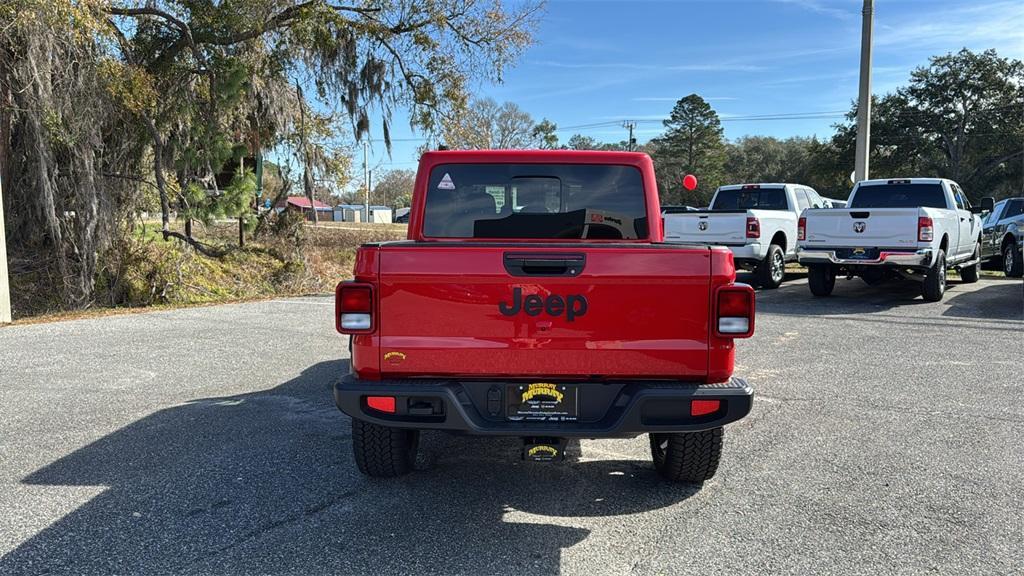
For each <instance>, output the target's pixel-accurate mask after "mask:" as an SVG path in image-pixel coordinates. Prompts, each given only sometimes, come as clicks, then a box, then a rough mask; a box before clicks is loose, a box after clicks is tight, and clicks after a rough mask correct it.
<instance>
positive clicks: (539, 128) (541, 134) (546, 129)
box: [533, 118, 558, 150]
mask: <svg viewBox="0 0 1024 576" xmlns="http://www.w3.org/2000/svg"><path fill="white" fill-rule="evenodd" d="M557 132H558V126H557V125H556V124H555V123H554V122H552V121H550V120H548V119H547V118H545V119H543V120H541V121H540V122H539V123H538V124H537V125H535V126H534V127H533V139H534V142H536V144H537V147H538V148H540V149H541V150H554V149H556V148H558V134H557Z"/></svg>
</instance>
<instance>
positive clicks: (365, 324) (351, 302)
mask: <svg viewBox="0 0 1024 576" xmlns="http://www.w3.org/2000/svg"><path fill="white" fill-rule="evenodd" d="M334 316H335V320H336V326H335V327H336V328H337V330H338V332H341V333H342V334H363V333H366V332H372V331H373V286H372V285H370V284H360V283H357V282H342V283H340V284H338V287H337V288H336V289H335V290H334Z"/></svg>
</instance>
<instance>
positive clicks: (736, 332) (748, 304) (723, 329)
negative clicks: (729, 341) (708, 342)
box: [715, 284, 754, 338]
mask: <svg viewBox="0 0 1024 576" xmlns="http://www.w3.org/2000/svg"><path fill="white" fill-rule="evenodd" d="M715 333H716V335H717V336H719V337H721V338H749V337H750V336H752V335H753V334H754V289H753V288H751V287H750V286H748V285H746V284H729V285H726V286H722V287H721V288H719V289H718V295H717V301H716V303H715Z"/></svg>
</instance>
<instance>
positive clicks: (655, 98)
mask: <svg viewBox="0 0 1024 576" xmlns="http://www.w3.org/2000/svg"><path fill="white" fill-rule="evenodd" d="M679 98H680V97H679V96H640V97H637V98H633V99H632V100H633V101H634V102H676V101H678V100H679ZM704 99H705V100H707V101H709V102H725V101H732V100H739V98H736V97H734V96H705V97H704Z"/></svg>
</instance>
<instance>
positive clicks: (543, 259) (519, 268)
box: [504, 252, 587, 276]
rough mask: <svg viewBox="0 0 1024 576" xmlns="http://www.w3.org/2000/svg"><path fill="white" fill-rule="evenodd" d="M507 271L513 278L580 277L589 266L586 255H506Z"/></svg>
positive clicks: (513, 253)
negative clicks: (585, 267)
mask: <svg viewBox="0 0 1024 576" xmlns="http://www.w3.org/2000/svg"><path fill="white" fill-rule="evenodd" d="M504 260H505V271H507V272H508V273H509V274H511V275H512V276H579V275H580V273H581V272H583V267H584V266H586V264H587V257H586V255H584V254H547V253H545V254H526V253H515V252H512V253H507V254H505V259H504Z"/></svg>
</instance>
